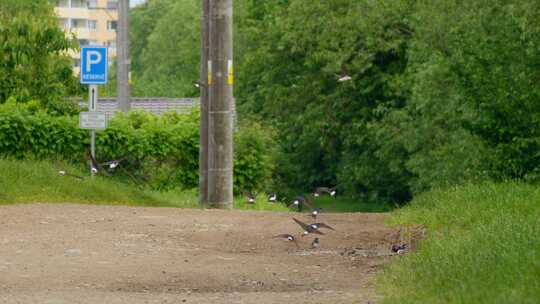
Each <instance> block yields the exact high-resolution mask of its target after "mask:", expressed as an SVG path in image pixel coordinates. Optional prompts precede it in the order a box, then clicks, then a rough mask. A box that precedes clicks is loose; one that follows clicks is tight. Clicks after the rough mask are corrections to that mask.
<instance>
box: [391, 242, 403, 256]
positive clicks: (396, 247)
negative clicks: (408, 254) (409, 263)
mask: <svg viewBox="0 0 540 304" xmlns="http://www.w3.org/2000/svg"><path fill="white" fill-rule="evenodd" d="M405 251H407V244H401V245H397V244H395V245H392V252H393V253H397V254H403V253H405Z"/></svg>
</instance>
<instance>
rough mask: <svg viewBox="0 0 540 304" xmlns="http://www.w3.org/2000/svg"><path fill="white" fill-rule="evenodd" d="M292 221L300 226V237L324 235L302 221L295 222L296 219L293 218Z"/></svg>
mask: <svg viewBox="0 0 540 304" xmlns="http://www.w3.org/2000/svg"><path fill="white" fill-rule="evenodd" d="M293 220H294V221H295V222H296V223H297V224H298V225H300V227H302V229H304V232H303V233H302V236H306V235H308V234H310V233H314V234H320V235H324V233H322V232H321V231H319V230H318V228H315V227H313V226H312V225H308V224H306V223H304V222H302V221H299V220H297V219H296V218H294V217H293Z"/></svg>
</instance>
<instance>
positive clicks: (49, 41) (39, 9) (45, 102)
mask: <svg viewBox="0 0 540 304" xmlns="http://www.w3.org/2000/svg"><path fill="white" fill-rule="evenodd" d="M75 47H76V46H75V45H74V44H73V43H72V42H71V40H70V39H67V38H66V37H65V35H64V32H63V31H62V30H61V29H60V27H59V26H58V20H57V19H56V16H55V15H54V12H53V7H52V5H51V4H50V3H49V1H48V0H2V1H0V103H4V102H5V101H6V100H7V99H8V98H10V97H12V98H15V99H17V100H18V101H20V102H27V101H29V100H37V101H39V102H40V103H41V104H42V106H44V107H46V108H48V109H49V112H54V113H64V112H69V111H71V110H72V109H71V108H70V107H69V104H68V103H67V102H66V101H64V97H65V96H67V95H71V94H75V93H78V90H79V88H80V87H79V85H78V82H77V80H76V79H75V77H74V76H73V72H72V69H71V58H70V57H69V56H67V52H68V51H69V50H72V49H74V48H75Z"/></svg>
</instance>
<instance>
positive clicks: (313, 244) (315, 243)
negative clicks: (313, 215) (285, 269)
mask: <svg viewBox="0 0 540 304" xmlns="http://www.w3.org/2000/svg"><path fill="white" fill-rule="evenodd" d="M319 246H320V241H319V238H318V237H316V238H315V239H314V240H313V242H311V248H313V249H315V248H319Z"/></svg>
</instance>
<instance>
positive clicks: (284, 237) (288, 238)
mask: <svg viewBox="0 0 540 304" xmlns="http://www.w3.org/2000/svg"><path fill="white" fill-rule="evenodd" d="M274 238H283V239H286V240H287V241H289V242H293V243H294V244H295V245H296V247H298V243H297V242H296V238H295V237H294V236H292V235H290V234H286V233H285V234H278V235H276V236H274Z"/></svg>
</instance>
